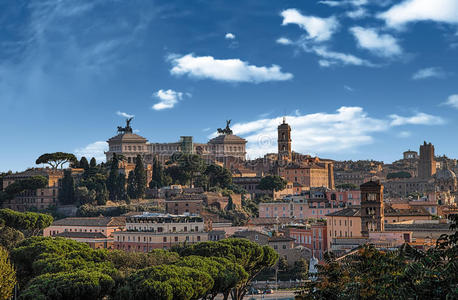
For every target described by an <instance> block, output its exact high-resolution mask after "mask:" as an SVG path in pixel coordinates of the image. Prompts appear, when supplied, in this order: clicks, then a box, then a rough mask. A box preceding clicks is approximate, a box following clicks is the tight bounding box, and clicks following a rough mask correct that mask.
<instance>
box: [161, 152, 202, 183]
mask: <svg viewBox="0 0 458 300" xmlns="http://www.w3.org/2000/svg"><path fill="white" fill-rule="evenodd" d="M171 163H174V164H176V166H171V167H169V168H167V170H166V171H167V173H168V174H169V175H170V176H171V177H172V178H173V179H174V182H178V183H179V184H189V185H192V184H193V183H194V178H195V176H196V175H197V176H198V175H200V174H202V173H203V172H204V171H205V168H206V163H205V161H204V160H203V159H202V158H201V157H200V156H199V155H197V154H183V153H177V154H174V155H173V156H172V158H171ZM174 167H175V168H174Z"/></svg>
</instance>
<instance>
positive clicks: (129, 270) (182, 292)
mask: <svg viewBox="0 0 458 300" xmlns="http://www.w3.org/2000/svg"><path fill="white" fill-rule="evenodd" d="M179 254H181V256H180V255H179ZM11 259H12V261H13V262H14V265H15V267H16V269H17V276H18V281H19V284H18V287H19V294H20V299H56V300H58V299H158V300H161V299H167V300H169V299H189V300H192V299H200V298H202V297H206V298H209V299H214V297H215V296H216V295H217V294H218V293H223V294H224V295H225V299H227V297H228V296H229V294H231V295H232V298H233V299H237V300H238V299H242V298H243V295H244V294H245V287H246V286H248V285H249V283H250V281H251V280H252V279H253V278H254V277H255V276H256V275H257V274H258V273H259V272H261V271H262V270H264V269H266V268H269V267H271V266H272V265H274V264H275V263H276V261H277V259H278V255H277V254H276V252H274V250H273V249H271V248H269V247H261V246H259V245H258V244H255V243H252V242H250V241H248V240H244V239H229V240H223V241H219V242H204V243H198V244H195V245H193V246H184V247H181V248H179V249H176V251H166V250H159V249H158V250H153V251H152V252H149V253H139V252H123V251H120V250H112V251H107V250H103V249H97V250H95V249H92V248H90V247H89V246H88V245H86V244H84V243H79V242H76V241H73V240H69V239H64V238H52V237H31V238H28V239H26V240H24V241H22V242H20V243H19V244H18V245H17V246H16V247H15V248H14V249H12V251H11Z"/></svg>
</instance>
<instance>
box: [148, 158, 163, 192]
mask: <svg viewBox="0 0 458 300" xmlns="http://www.w3.org/2000/svg"><path fill="white" fill-rule="evenodd" d="M163 186H164V171H163V169H162V166H161V163H160V162H159V160H158V159H157V158H156V157H155V158H154V160H153V174H152V179H151V182H150V188H160V187H163Z"/></svg>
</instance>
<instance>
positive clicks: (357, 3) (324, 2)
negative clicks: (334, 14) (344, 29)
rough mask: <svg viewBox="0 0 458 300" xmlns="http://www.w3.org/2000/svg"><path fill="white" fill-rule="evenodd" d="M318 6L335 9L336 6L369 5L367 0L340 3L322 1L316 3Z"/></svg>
mask: <svg viewBox="0 0 458 300" xmlns="http://www.w3.org/2000/svg"><path fill="white" fill-rule="evenodd" d="M318 3H320V4H325V5H328V6H331V7H337V6H348V5H352V6H361V5H366V4H368V3H369V1H368V0H340V1H333V0H324V1H318Z"/></svg>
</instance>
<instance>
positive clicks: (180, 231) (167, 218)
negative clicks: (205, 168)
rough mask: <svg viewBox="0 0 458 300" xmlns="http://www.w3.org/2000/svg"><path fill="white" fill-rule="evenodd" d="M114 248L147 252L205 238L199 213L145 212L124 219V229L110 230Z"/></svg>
mask: <svg viewBox="0 0 458 300" xmlns="http://www.w3.org/2000/svg"><path fill="white" fill-rule="evenodd" d="M113 237H114V249H122V250H126V251H137V252H149V251H151V250H152V249H158V248H160V249H170V248H171V247H172V246H174V245H180V244H188V245H189V244H194V243H198V242H205V241H207V240H208V233H207V232H206V231H205V229H204V220H203V218H202V217H200V216H190V215H172V214H162V213H146V212H144V213H143V214H140V215H134V216H129V217H127V218H126V230H125V231H116V232H113Z"/></svg>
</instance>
